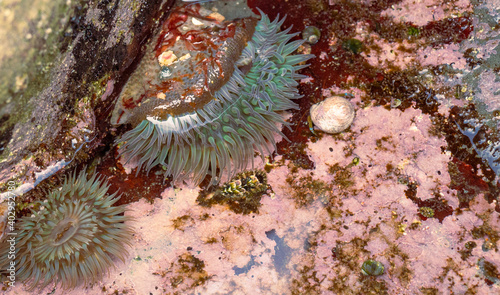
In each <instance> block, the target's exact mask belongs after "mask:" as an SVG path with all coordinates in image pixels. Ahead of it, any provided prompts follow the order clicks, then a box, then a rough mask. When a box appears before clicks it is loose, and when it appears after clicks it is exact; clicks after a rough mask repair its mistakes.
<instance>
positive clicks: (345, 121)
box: [311, 96, 356, 133]
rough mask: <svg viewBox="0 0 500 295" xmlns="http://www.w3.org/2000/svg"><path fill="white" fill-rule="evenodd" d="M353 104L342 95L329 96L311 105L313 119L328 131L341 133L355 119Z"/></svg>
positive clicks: (317, 125) (320, 127) (318, 125)
mask: <svg viewBox="0 0 500 295" xmlns="http://www.w3.org/2000/svg"><path fill="white" fill-rule="evenodd" d="M355 114H356V112H355V111H354V107H353V105H352V104H351V103H350V102H349V101H348V100H347V99H345V98H343V97H340V96H332V97H329V98H327V99H325V100H323V101H322V102H319V103H317V104H314V105H312V106H311V119H312V121H313V123H314V125H316V127H318V128H319V129H321V130H322V131H324V132H326V133H339V132H342V131H344V130H345V129H347V128H348V127H349V126H351V123H352V121H353V120H354V115H355Z"/></svg>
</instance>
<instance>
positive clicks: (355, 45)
mask: <svg viewBox="0 0 500 295" xmlns="http://www.w3.org/2000/svg"><path fill="white" fill-rule="evenodd" d="M342 48H344V49H345V50H347V51H350V52H352V53H354V54H359V53H361V52H362V51H363V48H364V46H363V43H362V42H361V41H359V40H358V39H348V40H345V41H344V42H343V43H342Z"/></svg>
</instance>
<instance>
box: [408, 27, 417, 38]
mask: <svg viewBox="0 0 500 295" xmlns="http://www.w3.org/2000/svg"><path fill="white" fill-rule="evenodd" d="M407 33H408V36H418V35H419V34H420V30H419V29H418V28H417V27H413V26H410V27H408V31H407Z"/></svg>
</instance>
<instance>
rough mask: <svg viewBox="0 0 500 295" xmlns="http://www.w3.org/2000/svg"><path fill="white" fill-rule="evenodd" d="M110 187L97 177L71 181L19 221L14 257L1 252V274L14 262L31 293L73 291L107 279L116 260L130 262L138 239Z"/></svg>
mask: <svg viewBox="0 0 500 295" xmlns="http://www.w3.org/2000/svg"><path fill="white" fill-rule="evenodd" d="M108 188H109V186H108V185H106V183H105V182H103V181H101V180H100V179H99V178H98V177H97V176H96V174H94V175H93V176H92V177H90V179H88V180H87V174H86V173H85V172H81V173H80V174H79V175H78V177H77V176H76V172H75V173H74V174H73V175H72V176H70V177H68V178H67V179H66V180H65V181H64V183H63V185H62V186H61V187H60V188H59V189H56V190H54V191H52V192H51V193H49V194H48V196H47V199H46V200H45V201H43V202H39V205H40V209H39V210H37V211H35V210H33V212H32V215H31V216H25V217H22V218H21V219H20V220H19V221H18V223H17V224H16V229H17V231H14V233H16V236H15V251H14V253H13V252H10V253H9V249H1V250H0V257H1V261H0V266H1V270H2V271H5V270H6V269H7V268H8V267H9V266H10V265H11V262H12V261H14V262H15V278H16V280H17V281H20V282H25V283H26V285H27V286H28V287H29V288H30V289H34V288H35V287H37V286H39V287H42V288H43V287H45V286H47V285H49V284H51V283H55V284H56V285H57V284H59V283H60V284H61V285H62V287H63V288H65V289H68V288H74V287H76V286H77V285H79V284H81V283H85V284H87V283H93V282H96V281H98V280H99V279H101V278H102V276H103V275H105V274H106V273H107V272H108V269H109V267H110V266H112V265H114V261H113V260H114V258H119V259H121V260H122V261H124V260H125V257H126V253H127V252H126V251H125V245H126V244H130V240H131V238H132V230H131V229H130V228H129V227H128V226H127V225H126V224H124V221H127V220H129V218H128V217H126V216H123V213H124V211H125V208H124V207H123V206H113V204H114V203H115V202H116V201H117V200H118V199H119V198H115V196H116V193H115V194H112V195H110V194H108V193H107V191H108ZM3 244H7V243H3ZM12 254H14V255H15V256H12Z"/></svg>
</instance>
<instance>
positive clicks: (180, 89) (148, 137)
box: [112, 4, 312, 185]
mask: <svg viewBox="0 0 500 295" xmlns="http://www.w3.org/2000/svg"><path fill="white" fill-rule="evenodd" d="M182 9H191V10H194V11H191V14H190V15H193V14H199V13H200V10H199V7H197V6H196V4H195V5H192V6H189V8H185V7H184V8H182ZM181 12H182V11H181ZM261 14H262V16H261V19H260V20H258V19H257V18H254V17H248V18H243V19H240V20H235V21H225V22H220V21H210V15H208V16H206V17H203V18H201V17H199V18H197V24H198V23H203V22H205V23H208V24H207V25H206V26H202V28H194V29H190V30H183V28H184V26H187V24H186V18H187V19H189V17H186V18H182V17H180V16H177V17H175V15H176V13H174V14H173V15H174V16H173V17H172V18H171V19H170V20H168V21H167V22H166V23H165V24H164V25H163V27H164V28H165V29H168V31H167V32H165V33H162V34H160V37H159V39H158V41H157V42H156V47H155V48H154V50H153V51H151V50H150V52H149V55H147V56H146V57H145V58H144V59H145V61H143V62H145V64H144V65H141V66H140V67H139V70H138V71H137V72H136V74H135V76H134V77H132V78H131V80H132V81H129V83H130V84H131V85H132V84H134V83H135V84H134V85H136V84H138V85H140V86H134V87H132V86H130V87H125V90H124V92H123V93H122V96H121V100H120V102H119V104H118V105H117V108H116V109H115V112H114V115H113V118H112V123H114V124H117V125H118V124H127V123H130V124H132V125H133V127H134V128H133V129H132V130H130V131H128V132H126V133H125V134H124V135H123V137H122V138H121V139H120V140H119V142H120V143H121V147H120V149H119V153H120V155H121V156H122V157H123V159H124V160H125V161H127V162H128V161H130V160H132V159H135V163H137V166H138V167H139V169H138V171H139V170H140V168H145V169H146V170H147V171H149V170H150V169H152V168H153V167H155V166H157V165H163V166H164V167H166V172H165V173H166V175H171V176H172V177H173V179H174V180H175V181H177V182H179V181H182V180H188V179H189V180H190V181H191V184H194V185H197V184H199V183H200V182H201V181H202V180H203V179H204V178H205V176H207V175H211V184H217V183H218V182H219V181H220V179H221V177H222V174H223V173H224V172H226V173H227V175H228V176H229V177H231V176H233V175H235V174H236V173H237V172H238V171H242V170H244V169H245V168H246V167H247V165H248V163H249V162H251V161H253V158H254V153H255V151H258V152H259V153H260V155H261V156H262V157H264V156H265V155H266V154H270V153H272V151H273V150H274V149H275V147H276V143H275V139H274V135H275V134H280V135H282V136H284V135H283V134H282V132H281V131H280V129H279V128H278V127H277V126H276V123H281V124H284V125H287V124H288V123H286V122H285V121H284V120H283V118H282V116H281V115H280V114H279V112H280V111H284V110H288V109H294V108H295V109H296V108H297V107H298V106H297V104H295V103H294V102H293V100H294V99H297V98H299V97H300V95H299V94H298V90H297V85H298V83H297V80H298V79H301V78H303V77H304V76H303V75H300V74H297V71H299V70H300V69H302V68H304V67H306V66H307V65H303V64H301V63H303V62H304V61H306V60H308V59H309V58H311V57H312V56H311V55H293V54H292V53H293V52H294V51H295V50H296V49H297V48H298V47H299V46H300V45H301V44H302V43H303V42H304V41H303V40H296V41H292V42H289V41H290V40H291V38H292V37H293V36H295V35H293V34H288V32H289V31H290V29H287V30H285V31H281V32H280V27H281V25H282V23H283V20H278V19H276V20H275V21H273V22H271V21H270V20H269V19H268V17H267V16H266V15H264V14H263V13H261ZM200 19H201V20H200ZM188 35H189V36H188ZM169 51H172V53H169ZM166 52H167V53H166ZM163 54H165V56H164V58H163V57H162V55H163ZM170 54H175V56H176V57H177V58H173V57H171V56H170ZM158 58H160V60H161V62H163V63H164V64H163V65H160V64H159V60H158ZM165 67H167V68H165ZM158 77H159V78H158ZM162 79H163V80H162ZM144 89H146V90H145V91H143V90H144Z"/></svg>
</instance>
